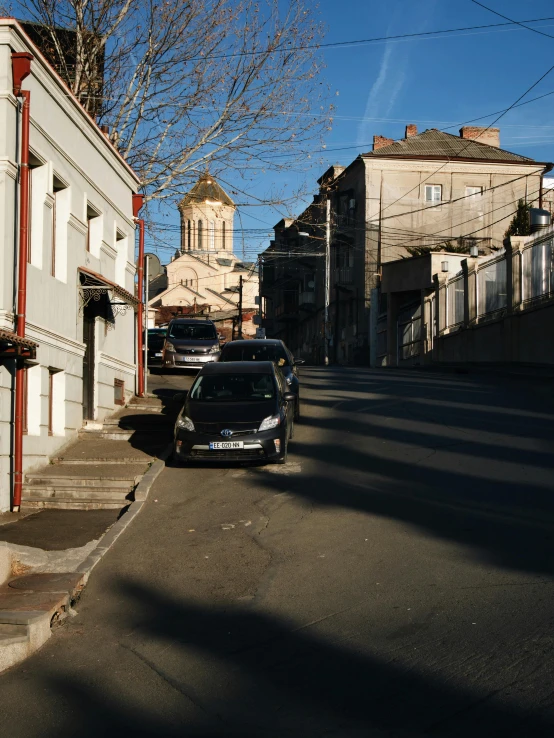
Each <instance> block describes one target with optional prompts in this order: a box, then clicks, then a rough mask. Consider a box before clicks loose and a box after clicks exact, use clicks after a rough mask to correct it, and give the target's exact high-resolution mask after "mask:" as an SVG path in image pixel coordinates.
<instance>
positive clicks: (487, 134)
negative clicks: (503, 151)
mask: <svg viewBox="0 0 554 738" xmlns="http://www.w3.org/2000/svg"><path fill="white" fill-rule="evenodd" d="M460 138H467V139H469V140H471V141H478V142H479V143H483V144H487V145H488V146H494V147H495V148H497V149H499V148H500V128H484V127H481V126H464V127H463V128H460Z"/></svg>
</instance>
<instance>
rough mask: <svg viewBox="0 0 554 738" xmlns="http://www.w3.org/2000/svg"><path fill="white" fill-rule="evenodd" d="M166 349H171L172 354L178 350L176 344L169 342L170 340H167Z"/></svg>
mask: <svg viewBox="0 0 554 738" xmlns="http://www.w3.org/2000/svg"><path fill="white" fill-rule="evenodd" d="M165 350H166V351H169V353H170V354H174V353H175V351H176V349H175V346H174V345H173V344H172V343H169V341H166V344H165Z"/></svg>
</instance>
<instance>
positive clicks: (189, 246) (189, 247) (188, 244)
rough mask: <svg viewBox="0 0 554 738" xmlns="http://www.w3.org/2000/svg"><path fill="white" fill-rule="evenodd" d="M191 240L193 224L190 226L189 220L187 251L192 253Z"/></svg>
mask: <svg viewBox="0 0 554 738" xmlns="http://www.w3.org/2000/svg"><path fill="white" fill-rule="evenodd" d="M190 239H191V224H190V220H187V249H188V250H189V251H190V249H191V246H192V244H191V242H190Z"/></svg>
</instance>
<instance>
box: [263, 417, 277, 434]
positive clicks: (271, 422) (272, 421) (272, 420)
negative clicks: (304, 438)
mask: <svg viewBox="0 0 554 738" xmlns="http://www.w3.org/2000/svg"><path fill="white" fill-rule="evenodd" d="M280 422H281V417H280V415H270V416H269V417H268V418H265V420H262V424H261V425H260V427H259V428H258V432H260V431H266V430H271V429H272V428H277V426H278V425H279V423H280Z"/></svg>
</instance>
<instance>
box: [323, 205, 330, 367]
mask: <svg viewBox="0 0 554 738" xmlns="http://www.w3.org/2000/svg"><path fill="white" fill-rule="evenodd" d="M330 272H331V199H330V197H329V195H327V199H326V203H325V310H324V324H325V325H324V341H323V346H324V358H323V363H324V364H325V366H329V328H330V326H329V293H330V291H331V289H330V288H331V274H330Z"/></svg>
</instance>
